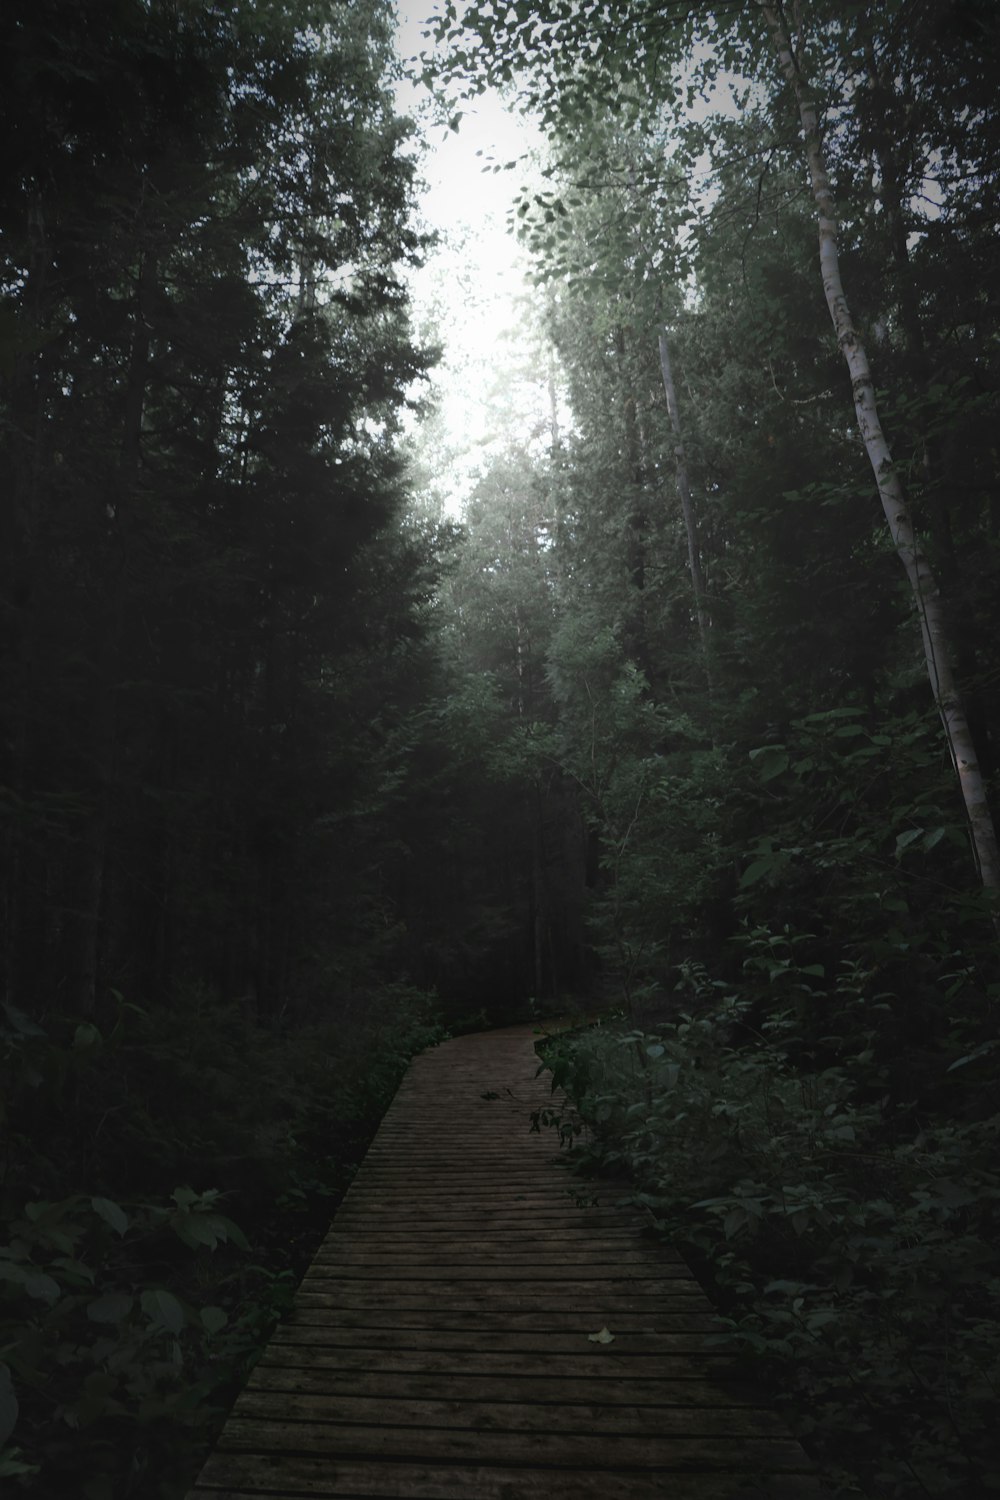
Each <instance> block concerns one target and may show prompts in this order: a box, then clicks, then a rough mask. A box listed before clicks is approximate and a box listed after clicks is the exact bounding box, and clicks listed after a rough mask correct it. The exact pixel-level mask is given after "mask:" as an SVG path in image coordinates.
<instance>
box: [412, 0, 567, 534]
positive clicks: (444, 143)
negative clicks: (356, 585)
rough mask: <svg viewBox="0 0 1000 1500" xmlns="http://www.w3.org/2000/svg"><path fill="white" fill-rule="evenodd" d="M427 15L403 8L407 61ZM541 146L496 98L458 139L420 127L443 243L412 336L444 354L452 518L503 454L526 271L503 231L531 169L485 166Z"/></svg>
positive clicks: (420, 5) (445, 486)
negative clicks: (504, 399) (504, 409)
mask: <svg viewBox="0 0 1000 1500" xmlns="http://www.w3.org/2000/svg"><path fill="white" fill-rule="evenodd" d="M428 9H429V0H401V3H400V5H399V51H400V54H401V56H402V57H403V58H404V59H406V58H409V57H412V56H414V55H415V54H416V53H418V52H420V51H421V50H422V49H423V48H425V47H426V46H427V43H426V42H425V41H424V40H423V38H422V37H421V34H420V33H421V31H422V29H423V26H422V22H423V19H424V18H425V17H426V15H427V11H428ZM397 105H398V108H399V109H400V111H401V112H402V113H404V114H412V115H416V116H418V117H419V116H420V115H422V114H424V112H425V110H426V107H427V93H426V90H424V89H423V88H421V87H420V86H419V85H413V84H407V83H404V84H401V85H400V86H399V88H398V89H397ZM539 139H540V137H539V136H538V134H537V133H536V132H535V131H534V130H533V129H532V128H531V127H530V126H529V125H528V124H527V123H526V122H525V121H523V120H522V119H521V118H520V117H519V116H517V115H514V114H512V113H510V112H509V111H508V110H506V109H505V107H504V105H503V104H502V102H501V100H500V98H499V97H498V96H497V95H496V94H485V95H483V96H482V97H481V98H479V99H477V100H475V101H474V102H473V103H472V104H470V105H468V106H466V112H465V113H464V114H463V117H462V120H461V124H460V126H459V129H458V131H457V132H456V131H452V130H449V129H447V128H446V127H445V126H443V125H439V124H433V125H432V124H430V123H429V121H428V123H427V124H426V125H425V140H426V142H427V146H428V148H429V149H428V152H427V155H426V158H425V160H424V162H423V166H422V175H423V177H424V179H425V181H426V184H427V191H426V193H425V194H424V196H423V198H422V200H421V205H420V208H421V213H422V215H423V217H424V219H425V220H426V223H427V227H428V228H432V229H435V230H437V231H438V232H439V234H440V235H441V244H440V247H439V248H438V249H437V250H436V251H434V252H433V253H432V254H431V255H430V256H429V257H428V261H427V264H426V266H425V267H424V268H423V269H422V270H421V271H420V272H418V273H417V274H416V275H415V277H414V279H413V299H414V312H415V316H416V323H417V328H418V331H419V332H422V333H424V336H425V337H429V338H431V339H435V338H437V339H440V340H441V341H442V342H443V343H444V346H445V352H444V359H443V361H442V363H441V365H439V366H438V369H437V371H436V372H435V387H436V390H437V392H438V395H439V399H440V411H441V419H442V425H443V428H444V432H443V441H444V445H445V447H446V449H447V450H450V451H449V452H448V453H447V455H446V454H444V453H442V454H440V460H441V462H440V464H439V465H438V472H437V477H438V480H439V484H440V489H441V492H442V495H443V498H444V500H445V505H446V509H447V510H448V511H449V512H450V513H452V514H457V513H458V512H459V511H460V509H461V504H462V501H463V500H464V498H465V496H466V494H467V493H468V490H469V487H470V481H471V479H472V477H473V476H474V475H475V473H476V472H477V470H478V469H479V468H480V467H481V466H482V464H483V463H484V461H485V460H486V458H487V457H488V455H489V452H490V450H491V449H493V448H495V447H497V446H502V440H501V436H500V434H499V433H498V397H497V392H496V391H495V389H493V387H494V386H495V383H496V381H497V379H498V377H501V376H502V375H503V373H504V371H505V370H506V369H507V368H508V367H509V365H510V364H511V362H512V360H513V357H514V347H513V346H514V344H515V343H516V338H515V330H516V328H517V326H518V324H519V321H520V314H519V313H518V310H517V301H518V298H519V297H520V298H523V297H524V295H525V292H526V284H525V281H524V276H523V267H524V263H523V261H521V259H520V256H519V252H518V247H517V244H516V242H515V241H514V239H513V238H512V236H510V235H509V234H508V233H507V227H506V225H507V216H508V213H509V211H510V209H511V205H512V203H513V200H514V198H515V196H516V194H517V191H518V188H519V187H520V186H521V185H522V184H523V183H524V181H525V179H526V177H527V176H528V175H529V173H531V168H530V166H529V164H528V163H527V162H522V163H519V165H518V166H517V167H514V168H512V169H511V170H510V171H500V172H496V173H494V172H492V171H491V170H490V167H491V166H492V165H493V164H500V165H501V166H502V165H503V164H504V163H506V162H510V161H515V160H518V158H521V157H523V156H525V155H526V154H527V153H528V152H529V151H531V150H532V148H533V147H534V146H536V145H537V144H538V143H539ZM422 325H423V326H422Z"/></svg>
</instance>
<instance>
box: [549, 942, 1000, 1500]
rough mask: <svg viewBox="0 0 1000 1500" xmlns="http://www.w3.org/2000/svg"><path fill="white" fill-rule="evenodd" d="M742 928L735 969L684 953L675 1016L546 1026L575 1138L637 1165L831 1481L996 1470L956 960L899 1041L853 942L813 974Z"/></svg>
mask: <svg viewBox="0 0 1000 1500" xmlns="http://www.w3.org/2000/svg"><path fill="white" fill-rule="evenodd" d="M740 941H741V943H742V945H743V947H744V952H745V961H744V983H743V984H742V985H739V984H736V985H730V984H725V983H722V982H713V980H712V979H711V978H710V976H709V975H708V974H707V972H706V971H705V970H704V969H703V968H701V967H697V966H696V967H691V968H688V969H686V970H684V971H683V972H682V978H681V981H680V984H679V986H678V989H679V993H678V996H677V999H678V1002H679V1013H678V1015H677V1016H676V1017H675V1018H674V1019H673V1020H671V1021H670V1022H668V1023H666V1024H663V1025H660V1026H657V1027H656V1028H655V1029H652V1030H648V1031H646V1030H637V1029H635V1028H634V1027H632V1026H630V1024H629V1023H628V1021H626V1020H622V1021H621V1022H619V1023H612V1024H610V1025H602V1026H599V1027H597V1028H593V1029H590V1030H587V1031H583V1032H579V1033H577V1034H575V1035H574V1036H571V1037H567V1038H561V1039H559V1040H558V1041H556V1042H554V1043H552V1044H550V1046H549V1048H548V1049H547V1052H546V1059H547V1063H548V1065H549V1066H550V1067H551V1069H552V1072H553V1079H554V1084H555V1085H558V1086H561V1087H563V1088H564V1089H566V1090H567V1092H568V1094H569V1096H570V1097H571V1099H572V1100H573V1101H574V1102H575V1104H576V1105H577V1107H578V1110H579V1115H580V1117H581V1118H582V1120H583V1121H584V1122H585V1124H586V1126H587V1127H589V1129H588V1130H587V1132H586V1137H585V1143H581V1142H580V1141H579V1140H577V1143H576V1144H575V1146H574V1147H573V1150H574V1153H575V1155H576V1156H577V1158H578V1159H579V1161H580V1163H581V1165H584V1166H590V1167H593V1166H595V1165H597V1166H599V1167H600V1168H602V1169H605V1170H613V1171H618V1172H623V1173H624V1174H626V1175H627V1176H628V1177H629V1178H630V1179H631V1183H632V1189H631V1191H632V1194H633V1200H634V1201H635V1202H637V1203H639V1204H641V1205H643V1206H644V1207H645V1208H646V1209H647V1210H648V1211H649V1213H650V1215H651V1216H652V1219H653V1221H654V1222H655V1224H656V1226H657V1228H658V1229H659V1230H661V1231H662V1233H663V1234H664V1235H666V1236H669V1237H670V1238H671V1239H672V1240H673V1241H674V1242H675V1243H677V1244H679V1245H680V1246H681V1247H682V1248H683V1249H685V1250H686V1252H687V1253H688V1254H689V1256H690V1258H691V1260H692V1263H693V1264H694V1265H695V1267H696V1269H697V1270H698V1272H699V1274H701V1275H702V1276H703V1277H704V1278H705V1279H706V1282H707V1284H708V1285H709V1286H710V1288H711V1290H712V1292H713V1295H714V1296H715V1298H716V1301H717V1303H718V1304H719V1306H720V1307H721V1309H722V1323H721V1331H720V1333H719V1335H718V1339H719V1341H721V1342H722V1343H724V1344H725V1345H728V1346H730V1347H735V1348H737V1349H739V1350H740V1351H741V1352H742V1355H743V1357H744V1358H745V1359H746V1361H747V1362H748V1364H749V1365H750V1367H752V1370H753V1375H754V1379H755V1380H757V1379H765V1380H767V1381H768V1382H769V1384H770V1385H771V1387H772V1389H773V1390H774V1391H775V1392H776V1394H777V1395H778V1396H779V1397H780V1398H781V1399H782V1400H783V1401H784V1403H786V1405H787V1409H788V1412H789V1415H790V1417H791V1418H792V1421H793V1424H794V1426H795V1429H796V1431H797V1432H798V1433H799V1435H800V1436H801V1437H802V1438H803V1440H804V1441H805V1442H806V1443H807V1445H808V1446H809V1447H810V1448H811V1450H812V1451H813V1453H814V1454H815V1455H816V1457H817V1460H818V1461H819V1463H820V1464H821V1466H822V1468H823V1470H824V1472H826V1473H828V1474H831V1475H833V1476H834V1478H835V1480H836V1482H837V1483H838V1485H839V1493H841V1494H842V1495H845V1496H847V1495H858V1494H865V1495H868V1496H878V1497H892V1500H903V1497H906V1500H910V1497H917V1496H935V1497H937V1496H953V1497H958V1496H961V1497H967V1500H972V1497H974V1496H975V1497H979V1496H982V1495H984V1494H989V1493H994V1492H997V1491H1000V1459H998V1456H997V1449H996V1437H995V1410H996V1398H997V1391H998V1385H1000V1337H998V1314H1000V1276H998V1275H997V1261H996V1242H997V1220H998V1213H1000V1170H998V1167H997V1161H998V1155H997V1145H998V1135H1000V1098H998V1093H997V1085H996V1074H995V1067H994V1065H993V1064H994V1061H995V1056H996V1045H997V1044H996V1043H994V1042H993V1041H992V1040H989V1039H985V1040H984V1039H983V1033H982V1030H981V1029H980V1028H978V1027H977V1026H976V1024H975V1022H974V1021H973V1020H972V1019H971V1017H972V1016H973V1014H974V1013H975V1011H976V1009H977V1006H976V1004H975V1003H974V1000H975V997H974V993H973V991H974V985H973V982H972V976H971V975H969V974H968V973H966V974H965V975H963V976H962V979H961V981H960V982H956V980H955V977H954V976H950V979H949V980H943V981H942V987H943V988H944V989H946V990H948V989H950V990H951V995H950V1005H949V1006H948V1007H946V1008H947V1009H951V1010H953V1011H955V1012H959V1013H960V1014H958V1015H953V1016H952V1017H951V1021H950V1025H949V1028H948V1031H947V1033H946V1034H945V1035H944V1036H942V1038H941V1039H940V1040H938V1039H936V1038H933V1037H931V1038H930V1039H929V1040H928V1041H927V1043H926V1045H925V1046H924V1047H923V1048H922V1049H921V1050H920V1052H919V1055H918V1053H917V1052H916V1050H915V1049H913V1048H910V1049H909V1052H908V1054H907V1055H901V1053H900V1052H899V1050H898V1048H894V1047H893V1044H892V1042H891V1037H892V1035H893V1031H894V1025H895V1023H896V1022H898V1021H899V1020H900V1018H901V1016H902V1015H903V1013H904V1012H905V1009H906V1006H907V1004H908V1000H907V997H905V996H901V995H896V994H892V993H886V992H881V991H880V989H879V986H878V984H877V981H876V980H875V979H874V976H873V975H872V974H871V973H870V972H867V971H865V970H863V969H861V968H860V967H859V966H858V965H857V964H856V963H853V962H844V963H842V964H841V966H840V973H839V976H838V978H837V979H836V981H835V982H834V983H833V984H831V985H830V987H829V989H827V988H826V987H825V985H824V984H823V982H822V979H821V976H820V975H819V974H817V972H816V966H811V967H809V968H806V967H805V966H803V967H800V966H799V964H798V963H797V962H796V959H795V950H796V945H795V943H794V940H793V939H792V938H791V937H790V935H789V934H788V933H785V934H781V935H777V936H776V935H775V934H773V933H771V932H769V931H767V930H766V929H763V928H757V929H753V930H751V929H747V930H746V931H745V932H744V933H743V935H742V938H741V939H740ZM762 981H763V983H762ZM980 998H982V997H980ZM551 1121H552V1122H553V1123H555V1124H557V1125H561V1126H562V1127H563V1131H564V1136H565V1137H566V1138H572V1137H573V1135H574V1129H573V1126H572V1125H571V1124H570V1122H569V1120H568V1117H560V1116H559V1115H558V1114H557V1113H555V1112H553V1114H552V1116H551Z"/></svg>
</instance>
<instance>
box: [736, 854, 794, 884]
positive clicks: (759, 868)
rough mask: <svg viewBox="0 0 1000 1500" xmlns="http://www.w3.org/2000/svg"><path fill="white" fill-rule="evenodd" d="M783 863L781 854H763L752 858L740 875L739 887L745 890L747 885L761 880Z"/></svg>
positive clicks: (783, 859)
mask: <svg viewBox="0 0 1000 1500" xmlns="http://www.w3.org/2000/svg"><path fill="white" fill-rule="evenodd" d="M784 864H785V858H784V855H782V854H763V855H761V857H760V859H755V860H753V861H752V862H751V863H750V864H749V865H747V867H746V869H745V870H744V871H743V874H742V876H741V877H740V889H741V890H746V889H747V887H748V886H751V885H756V884H757V881H758V880H763V878H764V876H765V875H771V874H773V873H774V872H775V871H776V870H780V869H781V868H782V866H783V865H784Z"/></svg>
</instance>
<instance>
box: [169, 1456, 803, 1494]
mask: <svg viewBox="0 0 1000 1500" xmlns="http://www.w3.org/2000/svg"><path fill="white" fill-rule="evenodd" d="M202 1486H204V1488H202ZM233 1486H236V1487H235V1488H234V1487H233ZM193 1493H194V1494H195V1495H197V1496H200V1497H202V1500H209V1497H211V1500H259V1497H260V1496H261V1495H268V1496H272V1495H289V1496H293V1495H306V1496H317V1497H323V1500H326V1497H330V1500H819V1497H821V1496H823V1495H824V1494H827V1493H829V1492H828V1491H824V1490H823V1489H822V1488H821V1486H820V1483H819V1481H818V1480H815V1479H812V1478H810V1477H809V1476H808V1475H806V1474H794V1475H787V1476H785V1475H766V1476H755V1475H754V1474H753V1473H751V1472H743V1473H741V1474H738V1475H732V1474H723V1475H720V1474H706V1473H701V1474H691V1473H687V1474H685V1473H678V1472H677V1471H676V1470H675V1471H673V1472H672V1473H670V1475H669V1478H667V1479H665V1478H664V1476H663V1475H662V1474H658V1473H656V1472H653V1473H641V1472H636V1471H630V1472H626V1473H615V1472H614V1471H613V1470H611V1471H609V1470H607V1469H577V1468H564V1469H516V1468H498V1467H494V1466H489V1465H476V1466H475V1467H470V1466H466V1465H461V1464H456V1465H449V1466H447V1467H445V1466H431V1465H424V1464H413V1463H372V1462H371V1461H368V1462H364V1461H363V1462H361V1463H358V1462H354V1461H351V1460H346V1461H345V1460H342V1459H341V1460H338V1461H337V1462H336V1463H335V1464H332V1463H330V1462H329V1460H326V1459H315V1458H303V1457H285V1456H279V1455H276V1454H262V1455H259V1456H258V1455H253V1456H245V1455H243V1454H225V1455H224V1456H223V1455H215V1456H213V1457H212V1458H210V1459H209V1461H208V1463H207V1464H206V1465H205V1469H204V1471H203V1473H202V1476H201V1480H200V1483H199V1488H198V1489H197V1490H196V1491H194V1492H193Z"/></svg>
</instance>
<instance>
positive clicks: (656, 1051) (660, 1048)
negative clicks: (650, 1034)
mask: <svg viewBox="0 0 1000 1500" xmlns="http://www.w3.org/2000/svg"><path fill="white" fill-rule="evenodd" d="M666 1050H667V1049H666V1047H664V1045H663V1043H662V1042H652V1043H651V1044H650V1045H649V1046H648V1047H647V1048H646V1056H647V1057H662V1056H663V1054H664V1052H666Z"/></svg>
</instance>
